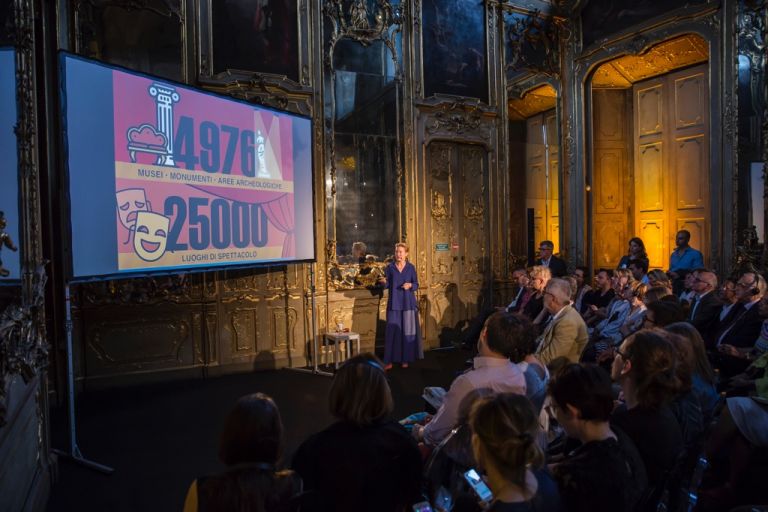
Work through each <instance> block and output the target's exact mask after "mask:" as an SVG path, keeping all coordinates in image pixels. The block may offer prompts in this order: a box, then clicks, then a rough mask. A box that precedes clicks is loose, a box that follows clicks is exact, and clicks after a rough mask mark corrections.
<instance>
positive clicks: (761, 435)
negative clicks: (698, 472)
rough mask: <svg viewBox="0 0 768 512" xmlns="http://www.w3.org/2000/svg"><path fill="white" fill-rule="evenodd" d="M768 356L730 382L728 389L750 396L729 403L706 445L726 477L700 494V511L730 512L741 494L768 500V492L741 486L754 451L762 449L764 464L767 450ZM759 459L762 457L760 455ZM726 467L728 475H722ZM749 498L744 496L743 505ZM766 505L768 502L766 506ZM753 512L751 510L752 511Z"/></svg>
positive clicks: (714, 465) (758, 479)
mask: <svg viewBox="0 0 768 512" xmlns="http://www.w3.org/2000/svg"><path fill="white" fill-rule="evenodd" d="M766 367H768V353H766V354H764V355H762V356H761V357H760V358H759V359H757V360H756V361H755V362H754V363H752V365H750V366H749V368H747V370H746V372H745V373H743V374H741V375H738V376H735V377H734V378H733V379H731V381H730V383H729V386H730V388H731V389H737V390H739V391H740V392H741V393H744V394H747V395H748V396H734V397H730V398H728V399H726V407H725V408H724V409H723V413H722V414H721V415H720V418H719V419H718V422H717V425H716V426H715V430H714V432H713V433H712V436H711V438H710V439H709V442H708V445H707V450H706V453H707V457H708V459H709V461H710V462H711V464H712V469H713V470H714V473H715V474H717V473H725V477H724V478H723V479H722V480H720V481H715V482H714V483H715V486H714V487H713V488H710V489H707V490H705V491H702V492H701V493H700V498H701V505H702V507H701V510H729V509H730V508H731V507H732V506H733V505H735V504H737V503H736V501H737V498H739V497H740V494H739V491H745V490H746V491H747V492H750V491H751V493H752V494H753V495H754V496H763V497H764V496H765V489H764V488H759V489H754V488H753V489H744V485H743V484H742V482H743V481H744V480H745V476H747V475H748V474H750V462H751V461H753V460H754V459H755V458H756V457H755V452H756V450H755V448H756V447H760V448H762V449H763V452H762V454H763V455H762V457H763V458H761V459H760V462H762V463H764V454H765V448H766V447H768V374H766ZM758 457H760V455H758ZM725 467H727V473H726V472H725V471H723V470H724V469H725ZM764 476H765V473H763V474H762V475H760V474H759V473H756V474H754V477H753V478H751V479H749V480H751V482H753V483H754V482H758V485H760V484H762V483H763V482H764ZM745 499H747V500H748V499H749V497H746V496H741V503H744V501H743V500H745ZM763 503H765V502H763ZM750 510H751V509H750Z"/></svg>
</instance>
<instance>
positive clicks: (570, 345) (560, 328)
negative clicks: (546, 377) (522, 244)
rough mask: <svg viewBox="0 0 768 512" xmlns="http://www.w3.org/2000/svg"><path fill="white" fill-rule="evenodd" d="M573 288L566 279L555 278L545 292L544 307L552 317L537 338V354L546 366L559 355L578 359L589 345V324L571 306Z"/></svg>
mask: <svg viewBox="0 0 768 512" xmlns="http://www.w3.org/2000/svg"><path fill="white" fill-rule="evenodd" d="M570 291H571V289H570V285H569V284H568V282H567V281H565V280H563V279H552V280H551V281H549V283H548V284H547V288H546V290H545V291H544V308H545V309H546V310H547V311H548V312H549V314H550V315H551V316H552V319H551V320H550V322H549V324H547V326H546V327H545V328H544V332H543V333H542V334H541V336H539V338H538V340H537V345H538V348H537V349H536V355H537V356H538V358H539V359H540V360H541V362H542V363H544V364H546V365H549V364H550V363H551V362H552V361H554V360H555V359H557V358H559V357H565V358H566V359H568V360H569V361H571V362H577V361H578V360H579V356H580V355H581V352H582V351H583V350H584V347H585V346H586V344H587V325H586V324H585V323H584V319H582V318H581V315H579V313H578V312H577V311H576V310H575V309H573V307H572V306H571V305H570Z"/></svg>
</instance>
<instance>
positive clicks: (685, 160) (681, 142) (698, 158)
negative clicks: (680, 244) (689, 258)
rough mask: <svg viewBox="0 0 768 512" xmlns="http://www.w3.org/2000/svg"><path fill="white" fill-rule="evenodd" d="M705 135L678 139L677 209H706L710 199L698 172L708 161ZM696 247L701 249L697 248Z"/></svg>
mask: <svg viewBox="0 0 768 512" xmlns="http://www.w3.org/2000/svg"><path fill="white" fill-rule="evenodd" d="M703 139H704V136H703V135H696V136H693V137H685V138H680V139H677V140H676V141H675V142H676V144H677V158H676V159H675V163H676V165H675V167H676V168H675V174H676V175H677V187H675V188H676V189H677V190H676V193H677V208H678V209H682V210H687V209H690V208H704V207H705V206H706V203H707V200H708V198H707V197H706V195H707V191H708V189H709V187H708V186H707V184H706V182H704V181H703V180H702V179H701V176H700V175H699V172H698V170H699V169H701V168H702V165H703V164H704V163H705V162H706V161H707V158H706V155H705V154H704V151H705V150H706V147H707V146H706V143H705V141H704V140H703ZM696 247H701V246H700V245H699V246H696Z"/></svg>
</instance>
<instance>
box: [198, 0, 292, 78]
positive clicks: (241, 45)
mask: <svg viewBox="0 0 768 512" xmlns="http://www.w3.org/2000/svg"><path fill="white" fill-rule="evenodd" d="M296 3H297V2H296V0H217V1H216V2H212V9H213V12H212V16H213V68H214V72H215V73H220V72H222V71H226V70H227V69H241V70H246V71H258V72H261V73H273V74H276V75H285V76H287V77H288V78H290V79H291V80H294V81H298V79H299V36H298V33H299V32H298V18H297V12H296Z"/></svg>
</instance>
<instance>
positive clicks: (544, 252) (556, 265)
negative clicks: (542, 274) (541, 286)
mask: <svg viewBox="0 0 768 512" xmlns="http://www.w3.org/2000/svg"><path fill="white" fill-rule="evenodd" d="M554 250H555V244H553V243H552V242H550V241H549V240H544V241H543V242H541V243H540V244H539V259H538V260H536V265H540V266H542V267H545V268H548V269H549V271H550V272H551V273H552V277H563V276H564V275H566V274H567V273H568V269H567V268H566V265H565V262H564V261H563V260H561V259H560V258H558V257H557V256H553V255H552V252H553V251H554Z"/></svg>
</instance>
